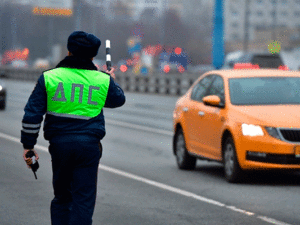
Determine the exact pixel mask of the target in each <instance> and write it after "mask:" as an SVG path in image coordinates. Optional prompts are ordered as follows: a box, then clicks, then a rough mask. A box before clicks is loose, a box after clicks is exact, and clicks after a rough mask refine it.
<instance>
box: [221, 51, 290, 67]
mask: <svg viewBox="0 0 300 225" xmlns="http://www.w3.org/2000/svg"><path fill="white" fill-rule="evenodd" d="M236 63H251V64H253V65H255V64H257V65H259V68H266V69H267V68H272V69H277V68H278V67H279V66H283V65H284V63H283V61H282V58H281V56H280V54H271V53H269V52H231V53H228V55H226V58H225V62H224V66H223V69H232V68H233V67H234V64H236Z"/></svg>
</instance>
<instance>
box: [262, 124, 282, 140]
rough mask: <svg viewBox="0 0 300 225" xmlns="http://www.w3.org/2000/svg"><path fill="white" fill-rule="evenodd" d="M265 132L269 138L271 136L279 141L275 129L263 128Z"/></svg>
mask: <svg viewBox="0 0 300 225" xmlns="http://www.w3.org/2000/svg"><path fill="white" fill-rule="evenodd" d="M265 129H266V131H267V132H268V134H269V135H270V136H272V137H273V138H277V139H279V140H281V137H280V135H279V133H278V130H277V129H276V128H275V127H265Z"/></svg>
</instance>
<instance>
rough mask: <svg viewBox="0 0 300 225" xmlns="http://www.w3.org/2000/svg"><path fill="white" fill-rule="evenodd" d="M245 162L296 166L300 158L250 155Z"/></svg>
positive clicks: (293, 156)
mask: <svg viewBox="0 0 300 225" xmlns="http://www.w3.org/2000/svg"><path fill="white" fill-rule="evenodd" d="M246 159H247V160H251V161H256V162H264V163H274V164H285V165H297V164H300V158H299V157H296V156H295V155H291V154H288V155H287V154H284V155H281V154H266V156H265V157H258V156H252V155H248V154H247V155H246Z"/></svg>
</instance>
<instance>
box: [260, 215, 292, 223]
mask: <svg viewBox="0 0 300 225" xmlns="http://www.w3.org/2000/svg"><path fill="white" fill-rule="evenodd" d="M257 218H258V219H261V220H263V221H266V222H268V223H271V224H276V225H291V224H289V223H284V222H281V221H278V220H275V219H272V218H269V217H266V216H258V217H257Z"/></svg>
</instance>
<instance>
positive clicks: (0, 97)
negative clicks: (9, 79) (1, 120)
mask: <svg viewBox="0 0 300 225" xmlns="http://www.w3.org/2000/svg"><path fill="white" fill-rule="evenodd" d="M5 107H6V88H5V85H4V83H3V81H2V80H1V79H0V110H4V109H5Z"/></svg>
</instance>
